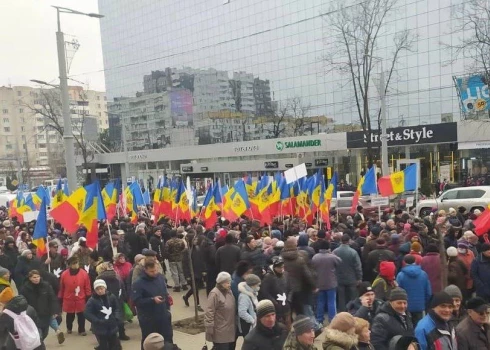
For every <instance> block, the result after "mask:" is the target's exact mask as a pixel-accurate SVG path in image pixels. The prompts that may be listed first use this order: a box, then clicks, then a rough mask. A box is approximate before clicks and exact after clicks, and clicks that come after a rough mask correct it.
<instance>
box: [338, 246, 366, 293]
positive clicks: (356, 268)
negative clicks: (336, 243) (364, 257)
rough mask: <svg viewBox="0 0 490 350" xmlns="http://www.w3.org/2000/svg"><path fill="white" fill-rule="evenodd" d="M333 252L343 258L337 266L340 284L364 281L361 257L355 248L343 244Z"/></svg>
mask: <svg viewBox="0 0 490 350" xmlns="http://www.w3.org/2000/svg"><path fill="white" fill-rule="evenodd" d="M333 253H334V254H335V255H337V256H338V257H339V258H340V259H342V262H341V263H340V265H339V266H338V267H337V281H338V283H339V285H343V286H345V285H355V284H356V283H357V281H362V267H361V259H360V258H359V255H358V254H357V252H356V251H355V250H354V249H352V248H351V247H349V245H348V244H342V245H340V247H338V248H337V249H335V250H334V251H333Z"/></svg>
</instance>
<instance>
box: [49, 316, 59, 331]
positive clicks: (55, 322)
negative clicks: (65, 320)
mask: <svg viewBox="0 0 490 350" xmlns="http://www.w3.org/2000/svg"><path fill="white" fill-rule="evenodd" d="M49 326H50V327H51V328H52V329H53V331H55V332H56V331H57V330H58V329H60V325H59V324H58V320H57V319H56V318H55V317H53V318H51V322H50V323H49Z"/></svg>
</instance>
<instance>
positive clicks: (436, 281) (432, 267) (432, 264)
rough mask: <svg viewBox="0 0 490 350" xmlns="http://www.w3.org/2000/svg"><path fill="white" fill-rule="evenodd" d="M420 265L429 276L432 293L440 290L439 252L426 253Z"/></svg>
mask: <svg viewBox="0 0 490 350" xmlns="http://www.w3.org/2000/svg"><path fill="white" fill-rule="evenodd" d="M420 267H421V268H422V270H424V271H425V273H427V276H428V277H429V282H430V287H431V289H432V293H439V292H440V291H442V267H441V258H440V255H439V253H427V255H426V256H424V257H423V258H422V262H421V263H420Z"/></svg>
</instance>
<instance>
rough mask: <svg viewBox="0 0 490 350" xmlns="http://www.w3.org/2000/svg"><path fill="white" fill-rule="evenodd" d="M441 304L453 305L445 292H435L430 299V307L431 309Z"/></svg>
mask: <svg viewBox="0 0 490 350" xmlns="http://www.w3.org/2000/svg"><path fill="white" fill-rule="evenodd" d="M442 304H450V305H453V298H452V297H451V296H450V295H449V294H448V293H446V292H439V293H435V294H434V295H433V296H432V299H431V301H430V308H431V309H433V308H435V307H437V306H439V305H442Z"/></svg>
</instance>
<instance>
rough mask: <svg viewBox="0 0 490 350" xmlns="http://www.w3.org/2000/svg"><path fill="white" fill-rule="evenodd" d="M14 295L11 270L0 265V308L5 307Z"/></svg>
mask: <svg viewBox="0 0 490 350" xmlns="http://www.w3.org/2000/svg"><path fill="white" fill-rule="evenodd" d="M13 297H14V290H13V289H12V287H11V285H10V272H9V270H7V269H6V268H3V267H1V266H0V308H3V306H5V304H6V303H8V302H9V301H10V300H12V298H13Z"/></svg>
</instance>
